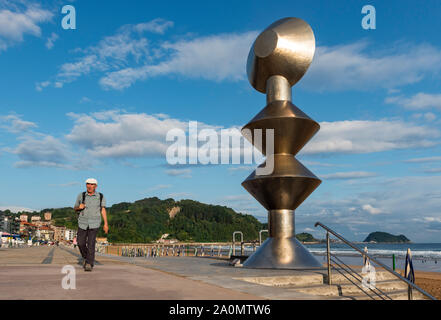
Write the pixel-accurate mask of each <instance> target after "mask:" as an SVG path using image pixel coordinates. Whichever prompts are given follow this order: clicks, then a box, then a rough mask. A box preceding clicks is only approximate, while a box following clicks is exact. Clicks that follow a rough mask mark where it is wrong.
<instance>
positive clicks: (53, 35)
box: [46, 32, 58, 50]
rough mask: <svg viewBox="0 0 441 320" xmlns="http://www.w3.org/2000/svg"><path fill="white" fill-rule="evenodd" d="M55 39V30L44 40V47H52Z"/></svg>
mask: <svg viewBox="0 0 441 320" xmlns="http://www.w3.org/2000/svg"><path fill="white" fill-rule="evenodd" d="M57 39H58V35H57V34H56V33H55V32H52V33H51V36H50V37H49V38H47V40H46V48H48V49H49V50H50V49H52V48H53V47H54V43H55V41H57Z"/></svg>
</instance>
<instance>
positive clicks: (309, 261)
mask: <svg viewBox="0 0 441 320" xmlns="http://www.w3.org/2000/svg"><path fill="white" fill-rule="evenodd" d="M314 51H315V38H314V33H313V32H312V29H311V27H310V26H309V25H308V24H307V23H306V22H305V21H303V20H301V19H299V18H284V19H281V20H278V21H276V22H274V23H273V24H271V25H270V26H269V27H268V28H267V29H265V30H264V31H263V32H262V33H261V34H260V35H259V36H258V37H257V39H256V41H255V42H254V44H253V46H252V47H251V50H250V53H249V55H248V62H247V74H248V79H249V81H250V83H251V85H252V86H253V87H254V88H255V89H256V90H257V91H260V92H263V93H266V101H267V105H266V106H265V108H263V110H262V111H260V112H259V113H258V114H257V115H256V116H255V117H254V118H253V119H252V120H251V121H250V122H249V123H248V124H246V125H245V126H244V127H243V128H242V134H243V135H244V137H245V138H246V139H247V140H248V141H250V142H251V143H252V144H253V145H254V146H255V147H256V148H257V149H258V150H259V151H261V152H262V153H263V154H264V155H265V156H266V161H265V162H264V163H262V164H261V165H260V166H259V168H265V167H268V166H267V165H269V167H271V165H270V164H271V163H273V164H274V166H273V167H274V170H272V172H271V173H269V174H265V175H263V174H261V173H258V170H257V169H256V170H255V171H254V172H253V173H251V174H250V175H249V176H248V178H247V179H246V180H245V181H244V182H242V186H243V187H244V188H245V189H246V190H247V191H248V192H249V193H250V194H251V195H252V196H253V197H254V198H255V199H256V200H257V201H259V203H260V204H261V205H262V206H263V207H265V208H266V209H267V210H268V229H269V238H268V239H267V240H266V241H265V242H264V243H263V244H262V245H261V246H260V247H259V249H258V250H257V251H256V252H255V253H254V254H253V255H251V256H250V257H249V258H248V259H247V260H246V261H245V262H244V264H243V266H244V267H247V268H270V269H314V268H322V265H321V264H320V262H318V261H317V259H316V258H314V256H313V255H312V254H311V253H310V252H309V251H308V250H307V249H306V248H305V247H304V246H303V245H302V244H301V243H300V242H299V241H298V240H297V239H296V237H295V213H294V210H295V209H296V208H297V207H298V206H299V205H300V204H301V203H302V202H303V201H304V200H305V199H306V198H307V197H308V196H309V195H310V194H311V193H312V192H313V191H314V190H315V189H316V188H317V187H318V186H319V185H320V183H321V181H320V179H318V178H317V177H316V176H315V175H314V174H313V173H312V172H311V171H309V170H308V169H307V168H306V167H305V166H303V165H302V164H301V163H300V162H299V161H298V160H297V159H296V158H295V155H296V154H297V153H298V152H299V151H300V150H301V149H302V148H303V147H304V145H305V144H306V143H307V142H308V141H309V140H310V139H311V138H312V137H313V136H314V135H315V134H316V133H317V132H318V130H319V128H320V126H319V124H318V123H317V122H315V121H314V120H312V119H311V118H310V117H308V116H307V115H306V114H305V113H304V112H302V111H301V110H300V109H299V108H298V107H296V106H295V105H294V104H293V103H292V102H291V97H292V95H291V87H292V86H293V85H294V84H295V83H297V82H298V81H299V80H300V79H301V78H302V77H303V75H304V74H305V72H306V70H307V69H308V67H309V65H310V64H311V62H312V58H313V56H314ZM257 129H260V130H257ZM269 129H271V130H273V132H274V141H273V146H274V148H268V149H267V147H268V146H267V141H266V140H267V139H266V138H267V136H266V132H267V130H269ZM259 132H260V133H259ZM258 134H261V137H259V136H258ZM268 134H269V133H268ZM268 137H271V135H270V134H269V135H268ZM269 143H272V141H269Z"/></svg>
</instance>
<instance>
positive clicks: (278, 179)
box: [242, 154, 321, 210]
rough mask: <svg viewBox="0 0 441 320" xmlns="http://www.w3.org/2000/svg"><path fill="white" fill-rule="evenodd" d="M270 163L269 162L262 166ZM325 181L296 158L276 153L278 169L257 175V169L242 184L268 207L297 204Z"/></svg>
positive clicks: (281, 207) (285, 207)
mask: <svg viewBox="0 0 441 320" xmlns="http://www.w3.org/2000/svg"><path fill="white" fill-rule="evenodd" d="M264 166H266V161H265V162H264V163H263V164H261V165H260V166H259V167H264ZM320 183H321V180H320V179H319V178H317V177H316V176H315V175H314V174H313V173H312V172H311V171H309V170H308V169H307V168H306V167H305V166H303V165H302V164H301V163H300V162H299V161H298V160H297V159H296V158H294V157H293V156H291V155H289V154H288V155H286V154H276V155H274V171H273V172H272V173H271V174H269V175H256V171H253V173H251V174H250V175H249V177H248V178H247V179H246V180H245V181H244V182H242V186H243V187H244V188H245V189H246V190H247V191H248V192H249V193H250V194H251V195H252V196H253V197H254V198H255V199H256V200H257V201H259V202H260V204H261V205H262V206H263V207H265V209H267V210H272V209H290V210H295V209H297V207H298V206H299V205H300V204H301V203H302V202H303V201H304V200H305V199H306V198H307V197H308V196H309V195H310V194H311V193H312V192H313V191H314V190H315V189H316V188H317V187H318V186H319V184H320Z"/></svg>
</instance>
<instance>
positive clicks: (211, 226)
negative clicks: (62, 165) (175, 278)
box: [40, 197, 263, 243]
mask: <svg viewBox="0 0 441 320" xmlns="http://www.w3.org/2000/svg"><path fill="white" fill-rule="evenodd" d="M173 208H178V212H177V213H176V214H175V215H174V217H173V218H171V217H170V215H169V212H170V210H171V209H173ZM46 211H50V212H52V219H54V220H55V224H56V225H58V226H66V227H68V228H72V229H76V228H77V214H76V213H75V212H74V211H73V209H72V208H61V209H45V210H42V211H41V212H40V215H41V216H43V214H44V212H46ZM107 212H108V219H109V229H110V232H109V234H108V236H107V237H108V240H109V241H110V242H132V243H136V242H150V241H154V240H157V239H158V238H160V237H161V235H162V234H164V233H169V234H170V236H169V238H176V239H178V240H181V241H191V240H192V241H231V237H232V234H233V232H234V231H238V230H239V231H242V232H243V234H244V240H255V239H258V237H259V230H261V229H262V228H263V224H262V223H260V222H259V221H258V220H257V219H256V218H254V217H253V216H251V215H247V214H241V213H237V212H235V211H234V210H233V209H231V208H228V207H224V206H219V205H209V204H204V203H200V202H197V201H193V200H181V201H175V200H173V199H165V200H160V199H158V198H156V197H153V198H146V199H142V200H138V201H135V202H134V203H129V202H122V203H118V204H114V205H113V206H112V207H110V208H107ZM99 236H105V234H104V233H103V231H102V230H100V232H99Z"/></svg>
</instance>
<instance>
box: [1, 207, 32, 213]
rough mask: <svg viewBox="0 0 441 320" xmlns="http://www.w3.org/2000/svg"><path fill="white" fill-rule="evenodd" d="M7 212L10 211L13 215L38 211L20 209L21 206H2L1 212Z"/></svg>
mask: <svg viewBox="0 0 441 320" xmlns="http://www.w3.org/2000/svg"><path fill="white" fill-rule="evenodd" d="M5 210H9V211H11V212H13V213H18V212H34V211H37V210H35V209H30V208H26V207H20V206H1V207H0V211H5Z"/></svg>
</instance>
